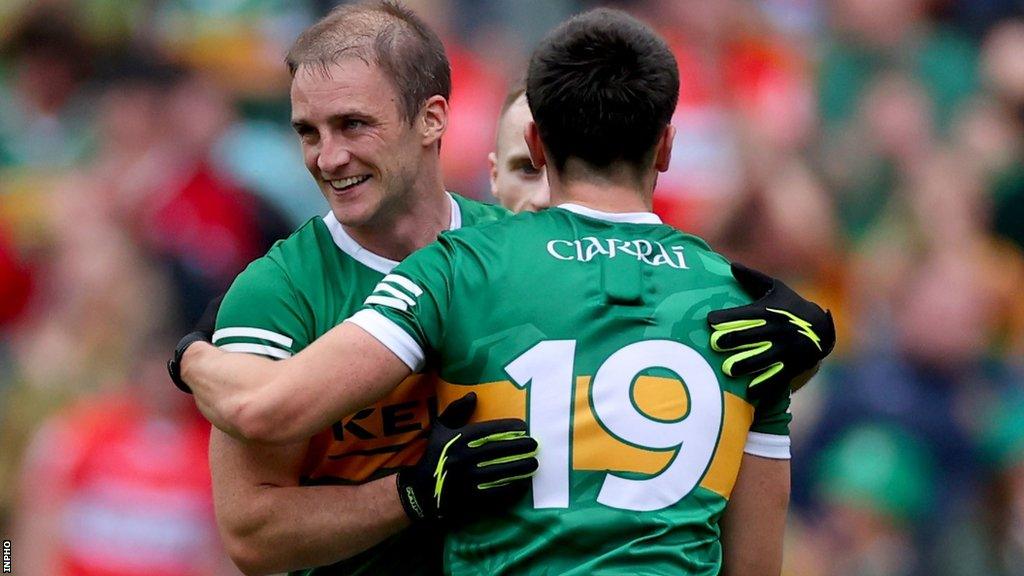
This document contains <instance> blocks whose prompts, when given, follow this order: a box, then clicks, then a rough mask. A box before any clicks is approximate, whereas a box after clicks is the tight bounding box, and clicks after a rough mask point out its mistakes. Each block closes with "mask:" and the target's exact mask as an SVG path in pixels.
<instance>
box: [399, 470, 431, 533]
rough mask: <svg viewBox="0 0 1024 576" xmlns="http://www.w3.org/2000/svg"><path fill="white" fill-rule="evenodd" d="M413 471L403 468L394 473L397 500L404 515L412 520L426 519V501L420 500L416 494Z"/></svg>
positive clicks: (420, 520)
mask: <svg viewBox="0 0 1024 576" xmlns="http://www.w3.org/2000/svg"><path fill="white" fill-rule="evenodd" d="M412 476H414V471H413V470H412V469H410V468H403V469H401V470H399V471H398V474H395V486H396V488H397V489H398V500H399V501H400V502H401V503H402V509H404V510H405V515H406V516H408V517H409V520H412V521H413V522H422V521H424V520H427V519H428V518H429V516H428V515H427V509H426V507H425V506H426V503H424V502H421V501H420V498H419V497H418V496H417V495H416V488H415V487H414V486H413V479H412Z"/></svg>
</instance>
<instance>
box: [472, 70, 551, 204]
mask: <svg viewBox="0 0 1024 576" xmlns="http://www.w3.org/2000/svg"><path fill="white" fill-rule="evenodd" d="M532 121H533V116H532V115H531V114H530V106H529V104H527V103H526V85H525V84H524V83H522V82H518V83H516V84H515V85H513V87H512V89H511V90H509V93H508V96H506V97H505V103H504V104H503V105H502V107H501V115H499V116H498V130H497V133H498V137H497V140H496V141H495V145H494V151H493V152H491V153H490V154H488V155H487V161H488V164H489V165H490V176H491V194H493V195H494V197H495V198H497V199H498V202H499V203H501V205H502V206H504V207H505V208H508V209H509V210H511V211H513V212H523V211H529V212H536V211H537V210H543V209H544V208H547V207H548V203H549V200H550V198H549V190H548V179H547V174H546V171H545V169H544V168H540V169H538V168H535V167H534V166H533V162H532V161H531V160H530V149H529V148H527V146H526V127H527V126H528V125H529V124H530V122H532Z"/></svg>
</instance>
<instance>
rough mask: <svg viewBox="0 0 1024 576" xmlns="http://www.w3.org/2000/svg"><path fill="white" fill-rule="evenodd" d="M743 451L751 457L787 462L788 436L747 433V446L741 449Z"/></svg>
mask: <svg viewBox="0 0 1024 576" xmlns="http://www.w3.org/2000/svg"><path fill="white" fill-rule="evenodd" d="M743 451H744V452H746V453H747V454H751V455H753V456H760V457H762V458H771V459H772V460H789V459H790V454H789V436H779V435H778V434H765V433H764V432H748V433H747V445H746V446H744V447H743Z"/></svg>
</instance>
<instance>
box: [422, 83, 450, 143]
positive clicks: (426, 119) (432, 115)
mask: <svg viewBox="0 0 1024 576" xmlns="http://www.w3.org/2000/svg"><path fill="white" fill-rule="evenodd" d="M420 116H421V118H422V121H421V123H420V133H421V134H422V136H423V145H424V146H431V145H433V144H434V143H435V142H437V141H438V140H440V139H441V136H443V135H444V131H445V130H446V129H447V128H448V101H447V100H445V99H444V96H441V95H438V94H435V95H433V96H431V97H430V98H427V101H426V102H424V103H423V111H422V113H421V115H420Z"/></svg>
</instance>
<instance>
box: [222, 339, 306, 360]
mask: <svg viewBox="0 0 1024 576" xmlns="http://www.w3.org/2000/svg"><path fill="white" fill-rule="evenodd" d="M218 348H220V349H221V350H224V351H225V352H246V353H248V354H259V355H260V356H270V357H271V358H279V359H284V358H291V357H292V353H291V352H289V351H287V350H281V349H280V348H274V347H273V346H264V345H263V344H246V343H244V342H237V343H235V344H224V345H223V346H218Z"/></svg>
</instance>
